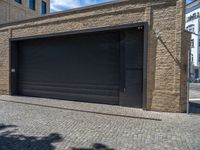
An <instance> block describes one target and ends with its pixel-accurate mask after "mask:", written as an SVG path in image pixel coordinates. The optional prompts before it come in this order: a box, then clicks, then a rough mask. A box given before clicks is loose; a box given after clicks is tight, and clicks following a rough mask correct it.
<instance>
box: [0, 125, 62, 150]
mask: <svg viewBox="0 0 200 150" xmlns="http://www.w3.org/2000/svg"><path fill="white" fill-rule="evenodd" d="M10 128H11V129H10ZM16 128H17V126H15V125H4V124H0V150H54V149H55V146H54V145H52V144H53V143H57V142H61V141H62V140H63V138H62V136H61V135H60V134H58V133H51V134H49V135H48V136H44V137H36V136H25V135H19V134H17V133H16V130H17V129H16Z"/></svg>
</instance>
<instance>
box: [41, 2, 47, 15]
mask: <svg viewBox="0 0 200 150" xmlns="http://www.w3.org/2000/svg"><path fill="white" fill-rule="evenodd" d="M46 13H47V3H46V2H44V1H42V14H43V15H45V14H46Z"/></svg>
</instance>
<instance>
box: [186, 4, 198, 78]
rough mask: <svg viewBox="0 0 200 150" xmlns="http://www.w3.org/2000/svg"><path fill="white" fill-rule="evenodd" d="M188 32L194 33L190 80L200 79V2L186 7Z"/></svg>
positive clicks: (192, 37)
mask: <svg viewBox="0 0 200 150" xmlns="http://www.w3.org/2000/svg"><path fill="white" fill-rule="evenodd" d="M186 30H188V31H189V32H192V33H193V34H192V36H191V58H190V60H191V61H190V62H191V65H190V78H191V80H195V79H197V78H200V0H196V1H194V2H192V3H190V4H188V5H187V6H186Z"/></svg>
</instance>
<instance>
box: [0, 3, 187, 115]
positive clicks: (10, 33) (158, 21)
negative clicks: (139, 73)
mask: <svg viewBox="0 0 200 150" xmlns="http://www.w3.org/2000/svg"><path fill="white" fill-rule="evenodd" d="M184 7H185V3H184V0H162V1H158V0H150V1H149V0H134V1H133V0H124V1H121V2H115V3H110V4H107V5H99V6H96V7H87V8H84V9H77V10H74V11H66V12H62V13H58V14H54V15H47V16H44V17H40V18H36V19H31V20H30V19H29V20H26V21H21V22H18V23H14V24H7V25H6V26H5V25H4V26H0V35H3V36H0V61H1V62H2V63H3V64H4V65H2V66H0V76H1V80H0V93H2V94H9V85H8V81H9V79H8V50H9V45H8V40H9V37H10V38H18V37H27V36H34V35H44V34H50V33H60V32H67V31H77V30H84V29H91V28H99V27H106V26H113V25H122V24H127V23H136V22H148V30H149V32H148V56H147V57H148V60H147V61H148V67H147V109H148V110H155V111H167V112H184V111H185V108H186V107H185V103H186V98H185V95H184V94H183V93H185V92H186V84H185V82H186V81H185V80H186V77H187V71H184V69H185V68H184V66H185V67H187V56H186V55H185V49H186V48H185V47H186V46H187V44H189V41H187V40H185V38H184V37H185V35H186V33H185V32H184V24H185V22H184V19H185V17H184Z"/></svg>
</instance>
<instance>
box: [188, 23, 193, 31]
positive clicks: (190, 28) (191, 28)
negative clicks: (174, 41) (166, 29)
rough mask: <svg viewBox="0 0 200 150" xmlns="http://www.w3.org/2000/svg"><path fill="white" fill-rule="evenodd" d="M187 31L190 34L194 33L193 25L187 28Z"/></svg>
mask: <svg viewBox="0 0 200 150" xmlns="http://www.w3.org/2000/svg"><path fill="white" fill-rule="evenodd" d="M187 30H188V31H189V32H194V25H193V24H191V25H189V26H187Z"/></svg>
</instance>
